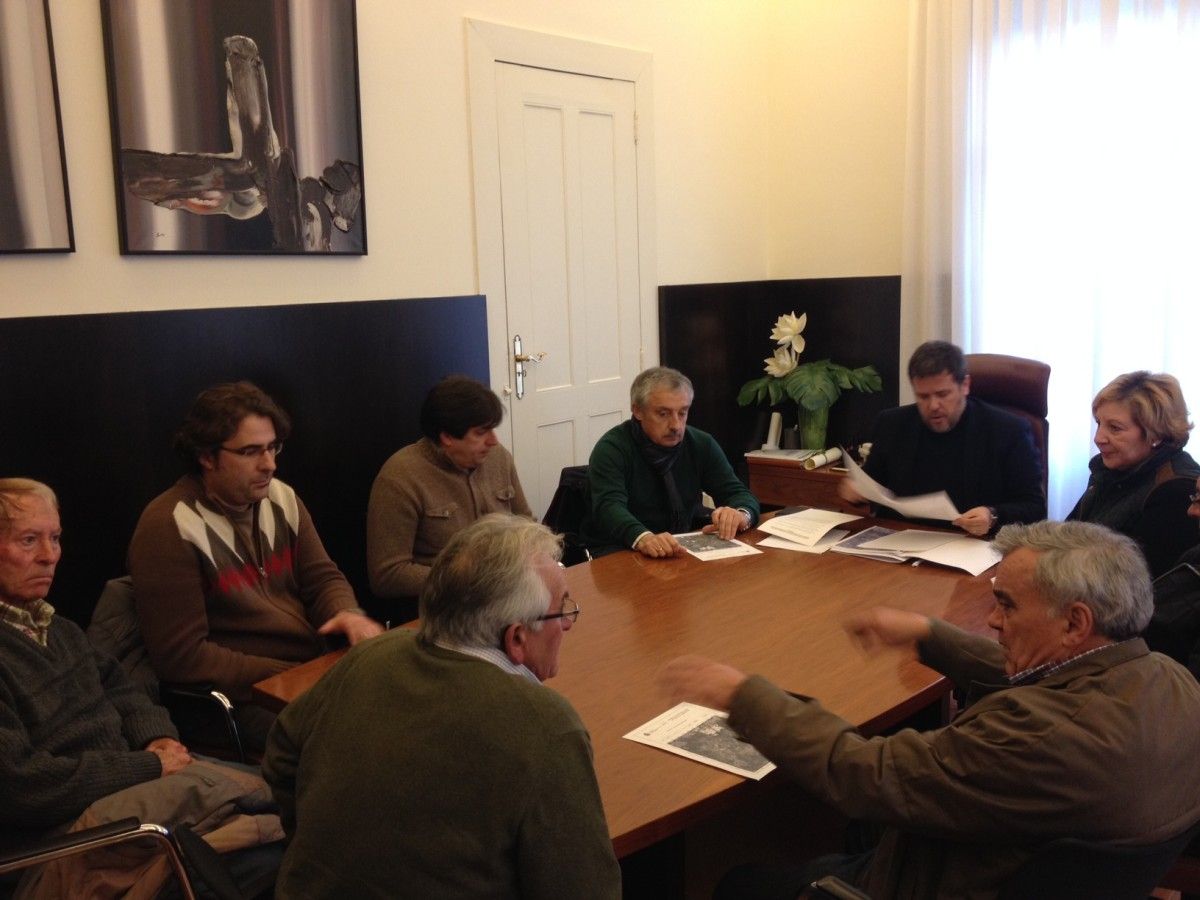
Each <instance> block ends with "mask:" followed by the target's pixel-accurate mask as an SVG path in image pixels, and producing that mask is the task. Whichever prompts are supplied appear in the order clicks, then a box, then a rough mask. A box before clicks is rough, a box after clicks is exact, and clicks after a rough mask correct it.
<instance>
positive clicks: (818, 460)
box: [804, 447, 842, 469]
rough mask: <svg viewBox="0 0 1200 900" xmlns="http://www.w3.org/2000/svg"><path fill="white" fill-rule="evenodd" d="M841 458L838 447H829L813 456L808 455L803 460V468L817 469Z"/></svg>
mask: <svg viewBox="0 0 1200 900" xmlns="http://www.w3.org/2000/svg"><path fill="white" fill-rule="evenodd" d="M841 458H842V451H841V448H840V447H830V448H829V449H828V450H822V451H821V452H820V453H817V454H815V455H813V456H810V457H809V458H808V459H806V460H805V461H804V468H806V469H819V468H821V466H825V465H828V464H829V463H831V462H837V461H838V460H839V459H841Z"/></svg>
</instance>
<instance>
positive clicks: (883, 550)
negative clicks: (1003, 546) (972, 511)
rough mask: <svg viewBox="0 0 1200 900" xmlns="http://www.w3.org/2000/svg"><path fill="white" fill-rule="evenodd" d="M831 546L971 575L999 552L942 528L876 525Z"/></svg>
mask: <svg viewBox="0 0 1200 900" xmlns="http://www.w3.org/2000/svg"><path fill="white" fill-rule="evenodd" d="M833 549H834V550H836V551H837V552H839V553H849V554H851V555H853V556H866V557H868V558H870V559H879V560H883V561H884V562H904V561H905V560H909V559H922V560H925V561H927V562H932V563H938V564H939V565H943V566H950V567H951V568H955V569H962V570H963V571H964V572H969V573H970V574H972V575H979V574H981V573H983V572H986V571H987V570H988V569H990V568H991V567H992V566H994V565H996V563H998V562H1000V553H999V552H998V551H997V550H996V549H995V548H994V547H992V545H991V544H990V543H988V542H987V541H981V540H979V539H978V538H973V537H967V536H966V535H964V534H952V533H949V532H944V531H916V530H913V531H894V530H892V529H890V528H880V527H878V526H877V527H874V528H868V529H866V530H865V531H860V532H859V533H858V534H856V535H854V537H852V538H849V539H847V540H845V541H842V542H841V543H840V544H838V545H837V546H835V547H834V548H833Z"/></svg>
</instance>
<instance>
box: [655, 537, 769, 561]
mask: <svg viewBox="0 0 1200 900" xmlns="http://www.w3.org/2000/svg"><path fill="white" fill-rule="evenodd" d="M675 540H677V541H679V543H680V545H682V547H683V549H684V550H686V551H687V552H688V553H690V554H692V556H694V557H696V559H702V560H704V561H706V562H707V561H708V560H710V559H728V558H729V557H731V556H753V555H754V554H756V553H762V551H761V550H759V549H758V548H757V547H751V546H750V545H749V544H744V543H742V542H741V541H734V540H729V541H726V540H722V539H721V538H719V537H717V536H716V535H715V534H704V533H703V532H701V531H689V532H688V533H687V534H677V535H675Z"/></svg>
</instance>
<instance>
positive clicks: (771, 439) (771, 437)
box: [762, 412, 783, 450]
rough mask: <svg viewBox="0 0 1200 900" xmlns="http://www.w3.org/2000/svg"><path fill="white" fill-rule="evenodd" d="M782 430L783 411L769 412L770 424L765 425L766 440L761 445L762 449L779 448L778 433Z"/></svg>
mask: <svg viewBox="0 0 1200 900" xmlns="http://www.w3.org/2000/svg"><path fill="white" fill-rule="evenodd" d="M782 431H783V413H777V412H773V413H771V424H770V425H768V426H767V442H766V443H765V444H763V445H762V448H763V449H764V450H778V449H779V435H780V433H782Z"/></svg>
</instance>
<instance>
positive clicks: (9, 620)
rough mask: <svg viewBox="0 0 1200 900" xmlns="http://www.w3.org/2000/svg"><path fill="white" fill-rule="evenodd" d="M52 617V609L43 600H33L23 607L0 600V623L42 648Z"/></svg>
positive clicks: (44, 644) (48, 632)
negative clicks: (10, 627) (35, 642)
mask: <svg viewBox="0 0 1200 900" xmlns="http://www.w3.org/2000/svg"><path fill="white" fill-rule="evenodd" d="M53 617H54V607H53V606H51V605H50V604H49V603H47V602H46V601H45V600H33V601H30V602H29V603H27V604H25V605H23V606H18V605H17V604H15V603H9V602H8V601H7V600H0V622H4V623H5V624H7V625H11V626H12V627H13V628H15V629H17V631H19V632H21V633H22V634H24V635H26V636H27V637H29V638H31V639H33V640H35V641H37V642H38V643H39V644H41V645H42V646H43V647H45V646H46V641H47V639H48V635H49V634H50V620H51V619H52V618H53Z"/></svg>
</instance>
